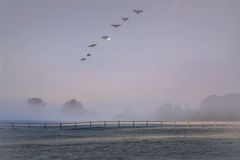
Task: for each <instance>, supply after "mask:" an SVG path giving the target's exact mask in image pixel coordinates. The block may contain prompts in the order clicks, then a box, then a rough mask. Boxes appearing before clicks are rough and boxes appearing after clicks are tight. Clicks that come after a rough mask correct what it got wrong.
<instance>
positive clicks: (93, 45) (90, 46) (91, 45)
mask: <svg viewBox="0 0 240 160" xmlns="http://www.w3.org/2000/svg"><path fill="white" fill-rule="evenodd" d="M96 45H97V44H96V43H94V44H90V45H89V46H88V47H89V48H93V47H95V46H96Z"/></svg>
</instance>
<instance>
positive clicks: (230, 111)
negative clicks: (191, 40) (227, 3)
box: [0, 93, 240, 121]
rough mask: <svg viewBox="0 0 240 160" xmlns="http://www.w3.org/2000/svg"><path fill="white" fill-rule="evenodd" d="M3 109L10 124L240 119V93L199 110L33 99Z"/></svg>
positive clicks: (212, 99) (208, 101) (206, 102)
mask: <svg viewBox="0 0 240 160" xmlns="http://www.w3.org/2000/svg"><path fill="white" fill-rule="evenodd" d="M33 101H34V103H33ZM36 106H37V107H36ZM0 110H1V112H0V120H10V121H11V120H20V121H88V120H240V94H237V93H235V94H232V93H231V94H226V95H222V96H218V95H209V96H207V97H206V98H203V100H202V101H201V102H200V104H199V106H198V107H197V108H193V107H191V106H189V105H188V104H186V103H185V104H182V105H180V104H173V103H170V102H167V103H162V104H160V105H159V106H156V107H151V106H149V107H144V108H142V109H141V108H139V107H138V106H136V107H125V108H118V110H116V111H114V110H108V109H107V108H101V107H99V108H94V109H93V108H90V107H88V106H86V105H84V104H82V102H81V101H79V100H76V99H70V100H67V101H65V103H63V104H48V103H47V102H45V101H44V100H43V99H41V98H31V99H28V100H26V101H25V102H23V101H20V102H14V103H13V102H6V101H5V102H3V101H1V103H0Z"/></svg>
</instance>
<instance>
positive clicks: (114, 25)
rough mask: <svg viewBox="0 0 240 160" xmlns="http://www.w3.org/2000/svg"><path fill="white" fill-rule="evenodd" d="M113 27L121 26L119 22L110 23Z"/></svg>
mask: <svg viewBox="0 0 240 160" xmlns="http://www.w3.org/2000/svg"><path fill="white" fill-rule="evenodd" d="M111 25H112V26H113V27H115V28H117V27H119V26H121V24H111Z"/></svg>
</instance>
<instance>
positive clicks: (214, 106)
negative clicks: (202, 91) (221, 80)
mask: <svg viewBox="0 0 240 160" xmlns="http://www.w3.org/2000/svg"><path fill="white" fill-rule="evenodd" d="M198 115H199V116H200V118H201V119H204V120H240V94H237V93H235V94H227V95H223V96H217V95H210V96H208V97H206V98H204V99H203V100H202V102H201V103H200V108H199V110H198Z"/></svg>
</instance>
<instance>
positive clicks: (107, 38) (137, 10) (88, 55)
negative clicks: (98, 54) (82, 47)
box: [81, 9, 143, 61]
mask: <svg viewBox="0 0 240 160" xmlns="http://www.w3.org/2000/svg"><path fill="white" fill-rule="evenodd" d="M133 12H135V13H136V14H137V15H138V14H140V13H142V12H143V10H140V9H133ZM121 19H122V21H123V22H126V21H128V20H129V17H122V18H121ZM111 26H112V27H114V28H118V27H120V26H121V24H111ZM102 39H103V40H106V41H110V40H111V38H110V36H102ZM96 46H97V43H93V44H90V45H88V47H89V48H94V47H96ZM91 55H92V54H91V53H87V54H86V57H90V56H91ZM86 57H83V58H81V61H85V60H87V58H86Z"/></svg>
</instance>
